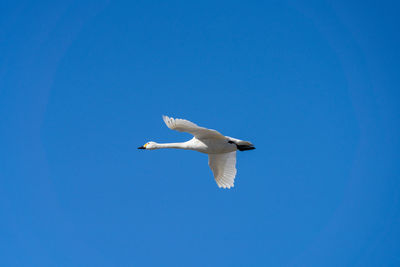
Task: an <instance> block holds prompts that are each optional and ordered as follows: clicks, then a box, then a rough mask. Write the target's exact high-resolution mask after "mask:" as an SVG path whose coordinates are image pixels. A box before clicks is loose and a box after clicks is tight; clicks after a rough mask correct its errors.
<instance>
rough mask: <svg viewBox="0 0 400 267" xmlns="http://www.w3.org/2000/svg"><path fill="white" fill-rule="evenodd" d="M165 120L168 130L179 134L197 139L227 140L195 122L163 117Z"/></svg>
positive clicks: (216, 132)
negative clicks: (189, 135) (184, 133)
mask: <svg viewBox="0 0 400 267" xmlns="http://www.w3.org/2000/svg"><path fill="white" fill-rule="evenodd" d="M163 120H164V122H165V124H166V125H167V126H168V128H170V129H172V130H176V131H179V132H186V133H190V134H192V135H194V136H195V137H196V138H197V139H207V138H215V139H226V137H225V136H223V135H222V134H220V133H219V132H218V131H216V130H212V129H207V128H204V127H200V126H198V125H196V124H195V123H193V122H190V121H188V120H183V119H174V118H170V117H168V116H165V115H163Z"/></svg>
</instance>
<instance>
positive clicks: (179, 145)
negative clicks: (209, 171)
mask: <svg viewBox="0 0 400 267" xmlns="http://www.w3.org/2000/svg"><path fill="white" fill-rule="evenodd" d="M158 148H178V149H188V147H187V144H186V142H183V143H165V144H158V143H157V149H158Z"/></svg>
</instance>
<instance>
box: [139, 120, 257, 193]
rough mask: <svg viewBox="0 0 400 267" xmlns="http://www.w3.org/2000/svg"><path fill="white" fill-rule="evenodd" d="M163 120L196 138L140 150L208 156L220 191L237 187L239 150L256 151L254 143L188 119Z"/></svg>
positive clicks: (150, 143)
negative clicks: (160, 150) (192, 153)
mask: <svg viewBox="0 0 400 267" xmlns="http://www.w3.org/2000/svg"><path fill="white" fill-rule="evenodd" d="M163 120H164V122H165V124H166V125H167V126H168V128H170V129H171V130H176V131H179V132H186V133H190V134H191V135H193V136H194V137H193V138H192V139H191V140H189V141H187V142H183V143H166V144H159V143H156V142H148V143H146V144H145V145H143V146H141V147H138V149H146V150H153V149H160V148H178V149H186V150H195V151H198V152H201V153H205V154H208V165H209V166H210V168H211V170H212V172H213V174H214V179H215V181H216V182H217V185H218V186H219V187H220V188H221V187H222V188H231V187H233V186H234V181H235V176H236V151H237V150H239V151H246V150H252V149H255V147H254V146H253V144H252V143H250V142H248V141H243V140H239V139H236V138H232V137H229V136H224V135H222V134H220V133H219V132H218V131H216V130H212V129H207V128H204V127H200V126H198V125H196V124H195V123H193V122H190V121H188V120H184V119H174V118H170V117H167V116H163Z"/></svg>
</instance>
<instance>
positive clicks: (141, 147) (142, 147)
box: [137, 146, 146, 149]
mask: <svg viewBox="0 0 400 267" xmlns="http://www.w3.org/2000/svg"><path fill="white" fill-rule="evenodd" d="M137 149H146V148H145V147H144V146H140V147H138V148H137Z"/></svg>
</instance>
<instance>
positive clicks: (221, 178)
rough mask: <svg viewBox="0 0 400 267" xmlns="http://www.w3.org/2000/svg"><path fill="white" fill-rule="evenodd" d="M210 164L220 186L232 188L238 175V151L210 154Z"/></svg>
mask: <svg viewBox="0 0 400 267" xmlns="http://www.w3.org/2000/svg"><path fill="white" fill-rule="evenodd" d="M208 165H210V168H211V170H212V172H213V174H214V178H215V181H216V182H217V184H218V186H219V187H222V188H231V187H233V186H234V182H235V176H236V151H233V152H230V153H222V154H208Z"/></svg>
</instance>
